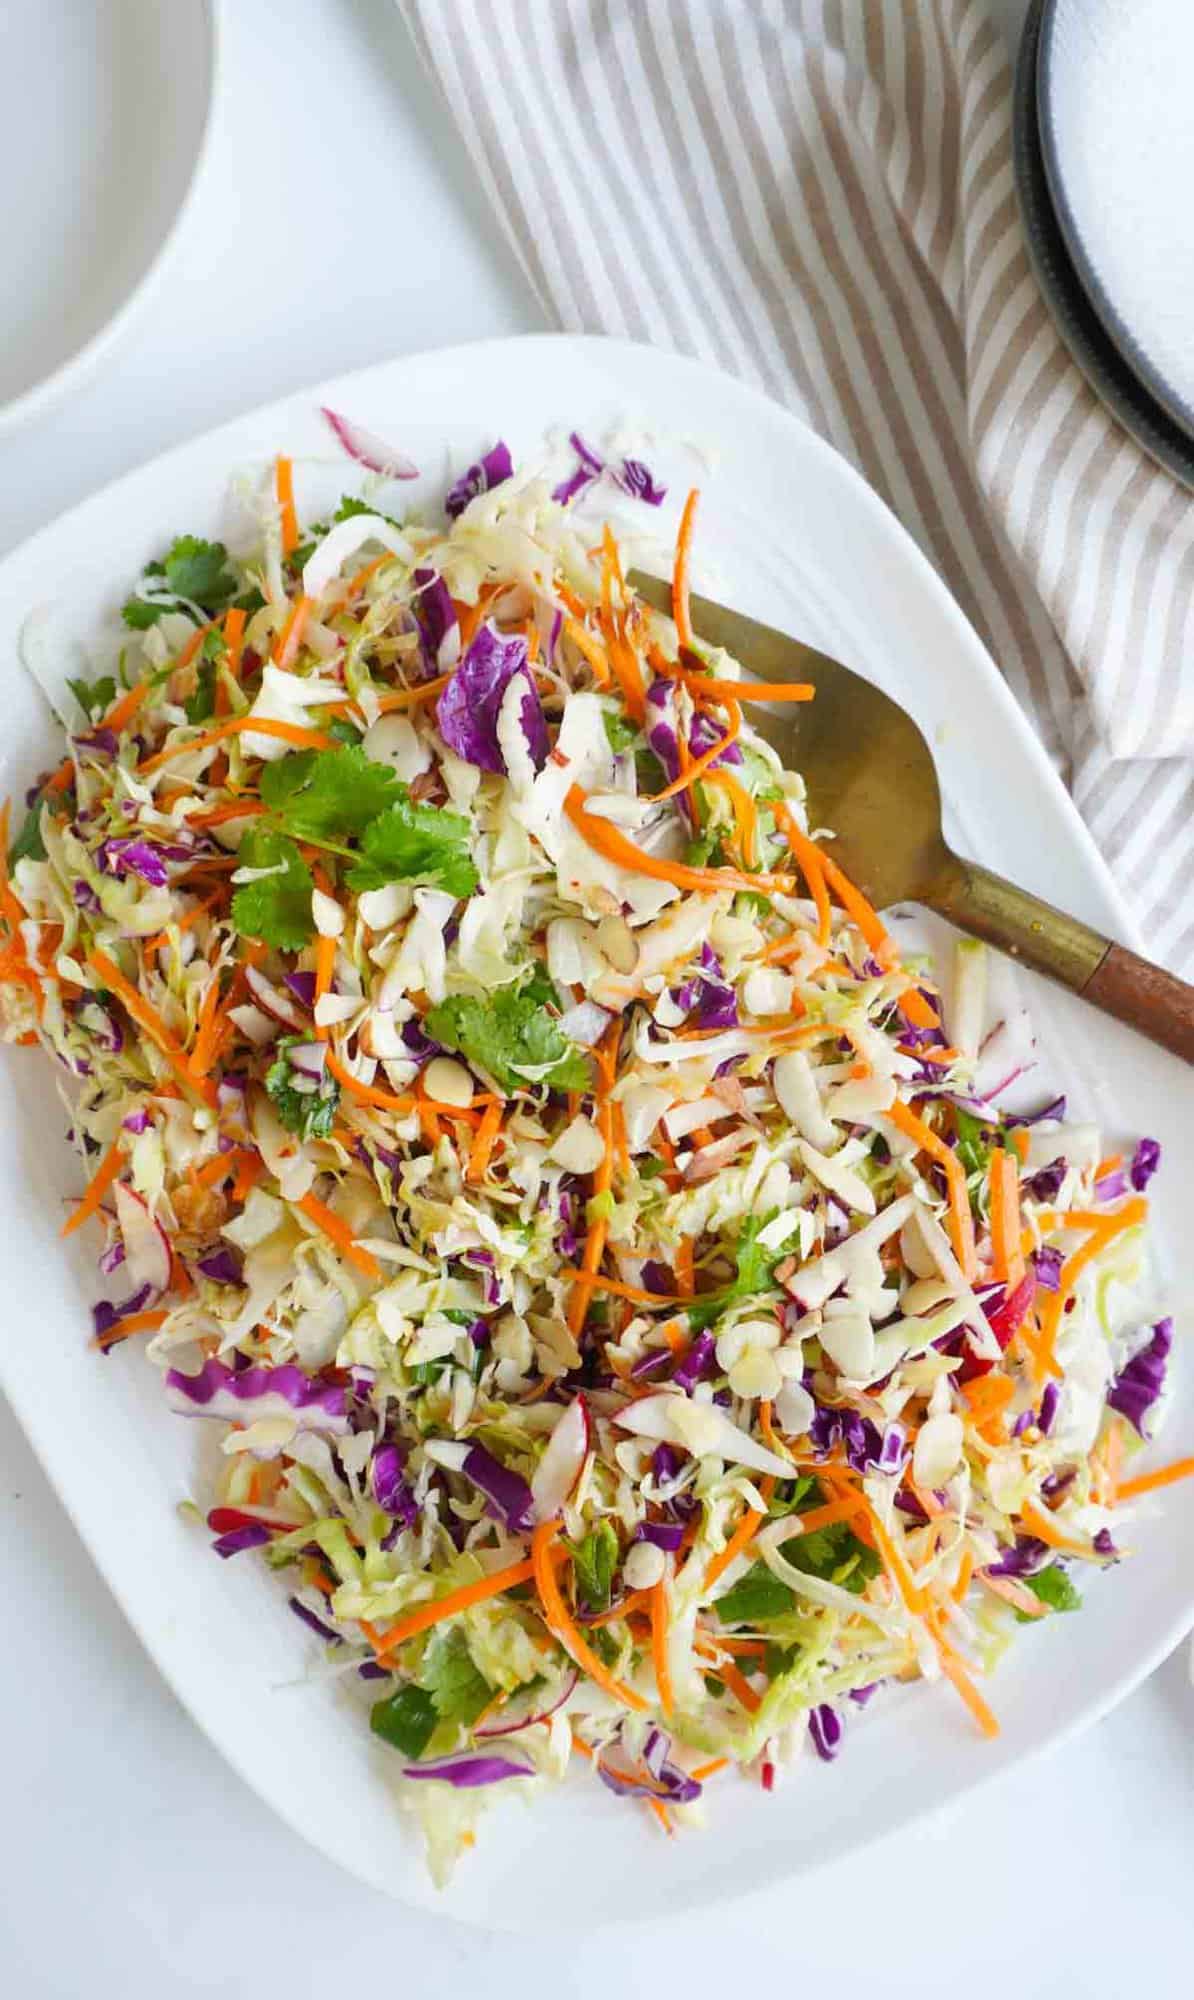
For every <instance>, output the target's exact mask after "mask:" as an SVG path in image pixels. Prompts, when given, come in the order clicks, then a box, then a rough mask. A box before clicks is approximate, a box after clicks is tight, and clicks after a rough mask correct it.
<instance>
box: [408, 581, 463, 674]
mask: <svg viewBox="0 0 1194 2000" xmlns="http://www.w3.org/2000/svg"><path fill="white" fill-rule="evenodd" d="M411 582H412V583H417V584H418V585H419V589H418V590H417V591H416V593H415V595H414V596H413V597H412V599H411V604H410V608H411V610H412V611H413V612H414V614H415V617H416V619H417V620H418V625H419V631H420V633H421V634H422V638H423V644H424V646H425V647H426V649H427V653H428V656H429V658H430V660H431V662H432V664H433V665H435V666H438V664H439V655H440V648H441V647H442V645H443V643H444V640H445V639H447V638H448V637H449V635H450V634H451V633H453V632H455V630H456V622H457V621H456V606H455V605H454V604H453V602H452V593H451V591H450V590H449V589H448V586H447V584H446V583H445V582H444V580H443V577H442V576H441V575H440V574H439V571H438V570H434V569H417V570H415V571H414V573H413V575H412V577H411Z"/></svg>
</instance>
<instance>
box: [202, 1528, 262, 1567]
mask: <svg viewBox="0 0 1194 2000" xmlns="http://www.w3.org/2000/svg"><path fill="white" fill-rule="evenodd" d="M269 1540H271V1536H270V1531H269V1529H268V1528H267V1527H266V1525H265V1523H264V1521H249V1522H247V1523H246V1525H245V1526H244V1527H243V1528H230V1529H229V1531H228V1533H227V1534H226V1535H217V1536H216V1539H215V1541H214V1542H213V1543H212V1548H213V1549H214V1550H215V1552H216V1554H217V1555H218V1556H222V1557H223V1558H224V1560H225V1561H227V1559H228V1557H229V1556H238V1555H240V1554H241V1553H242V1551H243V1550H245V1549H260V1548H264V1546H265V1544H266V1543H267V1542H268V1541H269Z"/></svg>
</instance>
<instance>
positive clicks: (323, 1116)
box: [265, 1035, 340, 1139]
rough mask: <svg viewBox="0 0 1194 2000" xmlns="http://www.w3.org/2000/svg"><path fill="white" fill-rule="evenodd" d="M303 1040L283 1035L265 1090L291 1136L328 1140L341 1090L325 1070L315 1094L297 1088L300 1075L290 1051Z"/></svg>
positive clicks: (312, 1081)
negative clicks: (293, 1133) (296, 1134)
mask: <svg viewBox="0 0 1194 2000" xmlns="http://www.w3.org/2000/svg"><path fill="white" fill-rule="evenodd" d="M302 1040H303V1037H302V1036H301V1035H284V1036H283V1038H282V1040H281V1041H280V1042H277V1043H275V1045H274V1049H275V1056H276V1060H275V1061H274V1062H273V1063H271V1064H270V1067H269V1069H268V1070H267V1071H266V1077H265V1088H266V1092H267V1094H268V1096H269V1097H270V1098H271V1099H272V1100H273V1105H274V1109H275V1111H276V1112H277V1114H278V1116H279V1118H280V1119H281V1120H282V1123H283V1125H285V1127H286V1129H287V1131H288V1132H297V1133H298V1135H299V1138H300V1139H326V1138H327V1135H328V1133H329V1132H330V1131H331V1129H332V1126H333V1124H334V1123H335V1119H336V1107H337V1106H338V1104H339V1102H340V1086H339V1084H338V1083H337V1082H336V1079H335V1077H334V1076H332V1075H331V1073H330V1071H327V1070H325V1071H324V1075H323V1078H322V1081H321V1082H320V1083H319V1084H318V1085H317V1086H316V1088H315V1089H314V1090H312V1089H309V1088H308V1089H303V1090H300V1089H298V1088H297V1087H296V1082H295V1078H296V1075H300V1076H301V1072H296V1071H295V1069H294V1066H293V1064H292V1063H291V1060H290V1051H291V1049H293V1048H295V1047H297V1045H298V1044H299V1043H300V1042H301V1041H302ZM302 1081H303V1082H304V1083H306V1084H308V1085H309V1084H311V1083H314V1081H315V1079H314V1078H313V1077H303V1078H302Z"/></svg>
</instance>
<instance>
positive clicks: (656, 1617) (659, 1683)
mask: <svg viewBox="0 0 1194 2000" xmlns="http://www.w3.org/2000/svg"><path fill="white" fill-rule="evenodd" d="M667 1626H668V1601H667V1577H666V1576H661V1577H660V1579H659V1582H658V1583H657V1584H656V1585H655V1587H654V1589H653V1590H652V1592H651V1664H652V1666H653V1667H654V1669H655V1685H656V1687H657V1688H658V1689H659V1706H660V1708H661V1709H662V1710H663V1713H664V1714H665V1715H670V1714H671V1712H672V1710H673V1708H674V1707H675V1705H676V1697H675V1693H674V1691H673V1688H672V1675H671V1669H670V1667H669V1666H668V1657H667Z"/></svg>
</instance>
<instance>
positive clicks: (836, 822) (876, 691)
mask: <svg viewBox="0 0 1194 2000" xmlns="http://www.w3.org/2000/svg"><path fill="white" fill-rule="evenodd" d="M629 581H630V583H631V585H632V587H633V588H634V589H635V590H636V591H637V592H638V594H639V596H640V597H642V598H643V599H644V601H645V602H646V603H648V604H650V605H652V606H654V608H655V609H656V610H658V611H664V612H667V613H668V614H669V615H670V613H671V609H672V597H671V587H670V585H669V584H666V583H663V582H661V581H660V580H659V579H658V578H656V577H652V576H646V575H645V574H643V573H642V572H641V571H639V570H634V571H632V572H631V575H630V578H629ZM690 612H691V617H692V624H693V629H694V631H695V632H697V633H698V634H699V636H700V638H701V639H702V640H703V641H704V642H705V643H706V644H708V645H711V646H721V647H724V648H725V650H726V651H727V652H729V653H732V654H733V656H734V658H735V659H737V660H740V661H741V662H742V663H743V665H744V666H746V667H747V668H748V669H749V671H750V673H751V675H752V676H753V677H755V678H757V679H759V680H771V681H811V682H812V683H813V685H814V686H815V688H816V691H817V692H816V699H815V700H813V701H810V702H802V703H799V704H786V705H785V706H784V707H782V708H777V709H775V710H774V711H769V710H768V709H767V708H765V707H760V706H753V707H752V709H751V717H750V719H751V722H752V724H753V725H754V727H755V728H756V729H757V730H758V731H759V733H760V735H762V736H765V737H766V739H767V741H768V742H769V743H770V744H772V745H773V747H774V748H775V749H776V750H777V751H778V752H779V754H780V756H781V757H782V758H783V760H784V762H785V764H787V765H789V766H790V768H791V769H793V770H797V771H800V772H801V773H802V774H803V776H804V779H805V782H806V784H807V785H808V792H809V802H810V806H811V809H812V810H811V819H812V822H813V824H814V825H817V826H829V827H832V828H833V830H834V839H833V846H832V853H833V856H834V859H835V860H836V861H837V863H838V865H839V866H840V867H841V868H843V869H844V870H845V872H846V874H847V875H849V876H851V877H852V878H853V880H854V881H855V882H856V883H857V884H858V886H859V888H860V889H861V890H862V891H863V893H864V894H865V895H866V896H868V897H869V898H870V900H871V902H872V903H874V905H875V907H876V908H877V909H880V910H882V909H885V908H887V907H888V906H889V905H891V904H892V903H923V904H926V905H927V906H928V908H929V909H931V910H936V911H938V913H939V914H940V915H941V916H943V917H948V918H949V921H950V922H951V923H953V924H956V925H957V926H958V928H959V930H964V931H969V932H970V934H971V935H972V936H973V937H978V938H983V939H984V940H985V941H986V942H987V943H988V944H993V945H996V946H998V948H999V949H1000V950H1001V951H1006V952H1007V953H1009V955H1010V956H1011V957H1012V958H1016V959H1019V960H1020V961H1021V962H1022V963H1023V964H1025V965H1030V966H1032V967H1033V969H1034V970H1035V971H1037V972H1043V973H1046V974H1047V975H1048V977H1049V978H1050V979H1056V980H1057V981H1058V982H1059V984H1060V985H1062V986H1068V987H1069V988H1070V990H1071V991H1072V992H1074V993H1078V994H1080V995H1081V996H1082V998H1083V999H1084V1000H1089V1001H1090V1002H1091V1004H1092V1005H1093V1006H1095V1007H1100V1008H1101V1009H1102V1010H1103V1012H1104V1013H1105V1014H1112V1015H1114V1016H1115V1018H1116V1020H1119V1021H1126V1022H1127V1023H1128V1025H1129V1026H1130V1027H1133V1028H1137V1029H1139V1031H1140V1033H1141V1034H1144V1035H1148V1036H1150V1037H1151V1039H1152V1040H1153V1041H1154V1042H1159V1043H1161V1045H1162V1046H1163V1047H1164V1048H1167V1049H1171V1050H1172V1051H1173V1053H1174V1054H1175V1055H1178V1056H1181V1057H1183V1058H1184V1060H1185V1061H1186V1062H1194V986H1188V985H1187V984H1186V982H1185V981H1184V980H1182V979H1177V978H1175V977H1174V975H1173V974H1172V973H1169V972H1166V971H1164V970H1163V968H1162V967H1161V966H1159V965H1153V964H1151V963H1150V962H1149V960H1148V959H1145V958H1138V957H1137V955H1136V953H1135V952H1132V951H1128V950H1126V949H1125V947H1124V946H1123V945H1119V944H1115V943H1113V942H1112V940H1111V939H1110V938H1106V937H1103V936H1102V934H1101V933H1100V932H1099V931H1096V930H1092V929H1091V927H1090V925H1089V924H1083V923H1079V922H1078V920H1077V918H1076V917H1067V916H1066V915H1065V914H1064V913H1063V912H1062V911H1061V910H1055V909H1054V908H1053V907H1052V905H1051V904H1049V903H1043V902H1042V901H1041V900H1040V898H1039V897H1037V896H1032V895H1029V893H1028V891H1027V890H1026V889H1018V888H1016V886H1015V884H1014V883H1012V882H1005V881H1004V879H1003V878H1002V876H1000V875H994V874H992V872H991V870H990V869H989V868H983V867H982V866H981V865H980V864H979V863H978V862H977V861H966V860H963V858H962V857H961V855H958V854H955V853H954V852H953V849H952V848H951V847H949V846H948V844H947V842H946V839H945V835H944V833H943V832H942V830H941V791H940V787H939V785H938V782H937V770H936V766H935V764H934V762H933V755H932V752H931V750H930V749H929V746H928V744H927V743H926V742H925V739H924V737H923V736H922V735H921V732H920V730H919V729H918V728H917V725H916V723H915V722H914V721H913V720H912V717H911V716H910V715H909V714H908V713H907V712H906V710H904V709H902V708H901V707H900V705H899V703H898V702H895V701H893V700H892V699H891V696H890V695H887V694H884V693H883V691H882V689H880V688H877V687H875V686H874V685H873V684H872V683H871V682H870V681H868V680H864V678H863V676H862V675H861V674H856V673H854V672H853V671H852V669H851V668H849V667H846V666H843V665H842V663H841V661H840V660H835V659H832V658H831V657H830V655H829V654H828V653H821V652H818V651H817V649H816V647H814V646H806V645H805V644H804V643H803V642H802V641H801V640H799V639H793V638H790V637H789V636H788V634H787V633H786V632H777V631H776V630H775V629H774V627H772V626H770V625H760V624H759V623H758V621H757V620H756V619H754V618H747V617H745V616H744V615H743V614H742V613H741V612H740V611H731V610H729V609H728V607H727V606H726V605H724V604H715V603H714V602H713V600H712V599H711V598H707V597H695V596H694V597H693V598H692V599H691V600H690Z"/></svg>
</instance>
